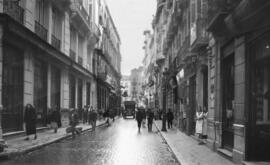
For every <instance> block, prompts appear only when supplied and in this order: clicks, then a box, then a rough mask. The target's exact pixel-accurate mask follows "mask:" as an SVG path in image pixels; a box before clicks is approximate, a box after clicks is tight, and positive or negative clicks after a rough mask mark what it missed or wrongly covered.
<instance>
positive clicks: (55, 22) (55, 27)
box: [52, 8, 62, 40]
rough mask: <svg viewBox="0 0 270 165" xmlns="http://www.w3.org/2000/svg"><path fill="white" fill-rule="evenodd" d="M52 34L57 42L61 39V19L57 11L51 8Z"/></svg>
mask: <svg viewBox="0 0 270 165" xmlns="http://www.w3.org/2000/svg"><path fill="white" fill-rule="evenodd" d="M52 34H53V35H54V36H55V37H56V38H57V39H59V40H61V37H62V19H61V15H60V12H59V10H58V9H56V8H52Z"/></svg>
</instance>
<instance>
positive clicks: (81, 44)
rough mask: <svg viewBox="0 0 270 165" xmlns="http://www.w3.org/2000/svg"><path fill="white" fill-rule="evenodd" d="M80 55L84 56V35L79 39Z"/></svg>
mask: <svg viewBox="0 0 270 165" xmlns="http://www.w3.org/2000/svg"><path fill="white" fill-rule="evenodd" d="M78 44H79V45H78V56H79V57H81V58H82V57H83V48H84V47H83V37H82V36H79V41H78Z"/></svg>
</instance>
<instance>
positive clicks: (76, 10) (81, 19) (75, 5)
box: [71, 0, 91, 31]
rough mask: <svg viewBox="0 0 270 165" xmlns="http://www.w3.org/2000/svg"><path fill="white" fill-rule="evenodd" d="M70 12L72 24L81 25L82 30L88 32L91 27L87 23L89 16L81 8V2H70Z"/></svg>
mask: <svg viewBox="0 0 270 165" xmlns="http://www.w3.org/2000/svg"><path fill="white" fill-rule="evenodd" d="M71 11H72V12H73V14H74V16H73V17H72V19H73V21H74V24H82V25H84V26H82V27H81V28H83V29H84V30H85V31H89V30H90V26H91V25H90V21H89V15H88V13H87V11H86V10H85V8H84V7H83V0H72V1H71Z"/></svg>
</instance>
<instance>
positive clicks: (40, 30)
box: [35, 21, 48, 41]
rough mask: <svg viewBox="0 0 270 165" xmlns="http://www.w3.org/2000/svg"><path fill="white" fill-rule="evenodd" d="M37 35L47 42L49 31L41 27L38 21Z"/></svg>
mask: <svg viewBox="0 0 270 165" xmlns="http://www.w3.org/2000/svg"><path fill="white" fill-rule="evenodd" d="M35 33H36V34H37V35H38V36H39V37H40V38H42V39H44V40H45V41H47V35H48V30H47V29H46V28H45V27H44V26H43V25H41V24H40V23H39V22H38V21H35Z"/></svg>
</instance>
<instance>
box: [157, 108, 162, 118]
mask: <svg viewBox="0 0 270 165" xmlns="http://www.w3.org/2000/svg"><path fill="white" fill-rule="evenodd" d="M158 118H159V120H161V119H162V111H161V109H158Z"/></svg>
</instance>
